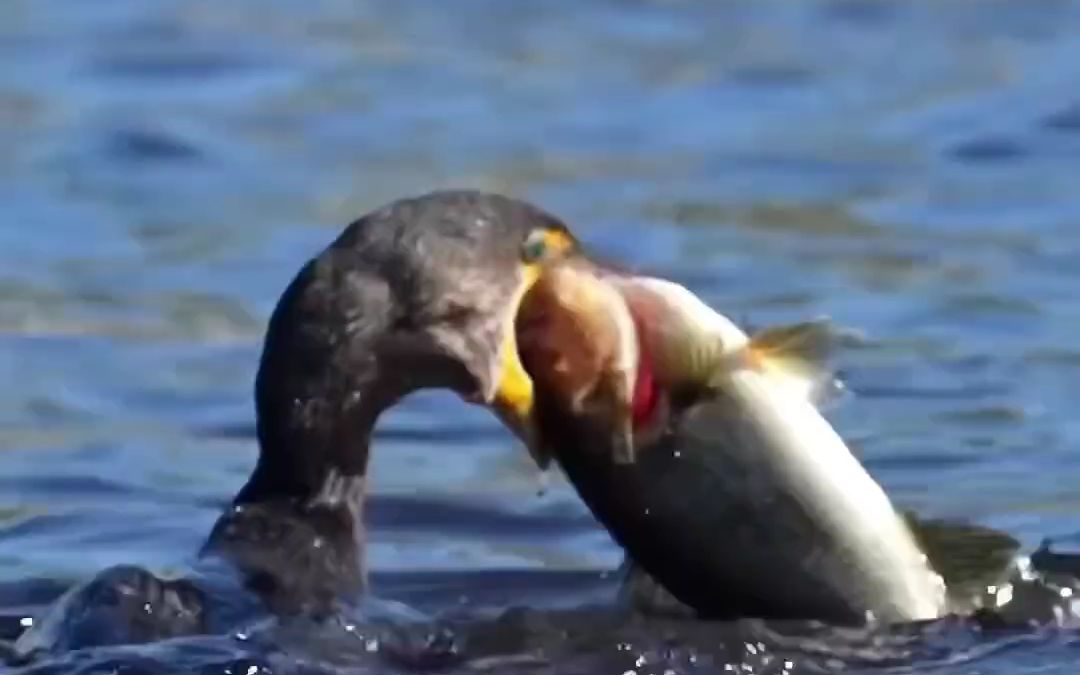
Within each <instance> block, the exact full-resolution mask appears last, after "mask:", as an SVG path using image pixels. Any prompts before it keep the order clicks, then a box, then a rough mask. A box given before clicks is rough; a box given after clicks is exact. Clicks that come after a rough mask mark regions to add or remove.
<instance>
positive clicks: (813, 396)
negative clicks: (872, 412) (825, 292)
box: [745, 319, 846, 405]
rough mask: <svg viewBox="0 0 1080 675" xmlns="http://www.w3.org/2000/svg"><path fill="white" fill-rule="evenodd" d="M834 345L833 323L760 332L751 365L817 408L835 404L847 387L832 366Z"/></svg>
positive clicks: (754, 338)
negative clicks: (830, 356) (830, 367)
mask: <svg viewBox="0 0 1080 675" xmlns="http://www.w3.org/2000/svg"><path fill="white" fill-rule="evenodd" d="M832 344H833V334H832V331H831V330H830V328H829V322H828V321H826V320H824V319H821V320H815V321H804V322H801V323H795V324H784V325H781V326H774V327H771V328H765V329H763V330H760V331H758V332H756V333H754V335H753V336H752V337H751V338H750V343H749V344H748V345H747V347H746V352H745V357H746V360H747V362H748V364H749V365H750V366H752V367H755V368H757V369H758V370H760V371H762V372H765V373H766V374H768V375H769V376H770V377H771V378H772V379H774V380H775V381H777V382H778V383H782V384H783V385H784V386H786V387H788V388H790V389H791V390H792V391H795V392H797V393H798V394H799V396H801V397H802V398H805V399H806V400H808V401H810V402H811V403H813V404H815V405H824V404H827V403H830V402H833V401H835V400H836V399H838V398H839V397H840V395H842V394H843V393H844V392H845V391H846V388H845V387H844V385H843V382H842V381H841V380H840V379H839V378H838V377H837V376H836V374H835V373H833V372H832V371H831V370H830V369H829V366H828V363H827V362H828V360H829V354H830V351H831V347H832Z"/></svg>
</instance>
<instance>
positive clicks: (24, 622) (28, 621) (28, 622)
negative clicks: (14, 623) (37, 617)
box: [19, 616, 34, 628]
mask: <svg viewBox="0 0 1080 675" xmlns="http://www.w3.org/2000/svg"><path fill="white" fill-rule="evenodd" d="M19 625H20V626H22V627H23V628H30V627H32V626H33V625H34V617H32V616H24V617H23V618H21V619H19Z"/></svg>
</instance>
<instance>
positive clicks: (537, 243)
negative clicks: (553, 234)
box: [521, 230, 548, 263]
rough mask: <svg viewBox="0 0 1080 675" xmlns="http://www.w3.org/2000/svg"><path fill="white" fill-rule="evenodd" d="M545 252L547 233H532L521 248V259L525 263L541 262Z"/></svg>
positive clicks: (541, 231)
mask: <svg viewBox="0 0 1080 675" xmlns="http://www.w3.org/2000/svg"><path fill="white" fill-rule="evenodd" d="M547 252H548V246H547V232H545V231H543V230H535V231H533V232H532V233H531V234H530V235H529V237H528V238H527V239H526V240H525V243H524V244H522V247H521V257H522V258H523V259H524V261H525V262H527V263H534V262H539V261H541V260H543V259H544V258H545V257H546V255H547Z"/></svg>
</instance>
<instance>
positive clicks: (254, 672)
mask: <svg viewBox="0 0 1080 675" xmlns="http://www.w3.org/2000/svg"><path fill="white" fill-rule="evenodd" d="M258 672H259V667H258V666H248V669H247V675H258Z"/></svg>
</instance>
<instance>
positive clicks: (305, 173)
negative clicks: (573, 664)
mask: <svg viewBox="0 0 1080 675" xmlns="http://www.w3.org/2000/svg"><path fill="white" fill-rule="evenodd" d="M0 61H2V63H3V65H2V66H0V149H2V151H0V203H2V204H3V217H2V219H0V381H2V382H3V383H4V386H3V387H2V388H0V582H3V583H4V584H6V586H5V587H6V588H8V589H9V591H8V593H14V595H13V596H12V597H15V596H17V595H18V593H16V592H15V591H13V590H10V589H18V588H20V587H21V586H20V583H21V580H25V579H28V578H38V579H42V578H44V579H53V580H59V581H60V582H67V581H70V580H77V579H85V578H87V577H89V576H91V575H92V574H93V573H94V572H96V571H97V570H99V569H101V568H102V567H104V566H106V565H110V564H114V563H121V562H124V563H137V564H141V565H145V566H148V567H149V568H151V569H154V570H168V569H171V568H173V567H174V566H177V565H181V564H183V563H185V562H187V561H188V560H189V559H190V556H191V555H193V553H194V552H195V551H196V550H197V548H198V546H199V545H200V544H201V542H202V540H203V538H204V537H205V536H206V534H207V532H208V530H209V528H210V526H211V524H212V522H213V520H214V519H215V517H216V516H217V514H218V513H219V510H220V508H221V507H222V505H223V504H224V503H226V502H227V500H228V499H229V498H230V497H231V496H232V494H233V493H234V492H235V490H236V489H237V488H238V487H239V486H240V485H241V483H242V481H243V480H244V479H245V478H246V476H247V473H248V472H249V470H250V468H251V466H252V464H253V461H254V458H255V455H256V447H255V443H254V438H253V426H252V404H251V393H252V380H253V375H254V369H255V366H256V359H257V356H258V352H259V349H260V341H261V337H262V331H263V328H264V322H265V320H266V318H267V315H268V313H269V311H270V309H271V308H272V306H273V304H274V302H275V301H276V299H277V297H278V294H279V293H280V292H281V290H282V289H283V288H284V285H285V284H286V283H287V282H288V280H289V279H290V278H291V276H292V274H293V273H294V272H295V271H296V269H297V268H298V266H299V265H300V264H301V263H302V262H303V261H304V260H306V258H307V257H309V256H310V255H312V254H313V253H314V252H316V251H317V250H318V249H319V248H321V247H322V246H323V245H325V244H326V243H327V242H328V241H329V240H330V239H331V238H332V237H334V236H335V235H336V233H337V232H338V230H339V229H340V228H341V227H342V226H343V225H344V224H345V223H347V222H348V221H350V220H352V219H353V218H355V217H356V216H358V215H360V214H361V213H363V212H365V211H367V210H369V209H372V208H374V207H377V206H380V205H381V204H383V203H384V202H386V201H389V200H392V199H394V198H397V197H401V196H405V195H411V194H415V193H419V192H425V191H428V190H430V189H434V188H440V187H477V188H484V189H490V190H496V191H500V192H506V193H509V194H513V195H515V196H519V197H522V198H525V199H528V200H531V201H534V202H536V203H538V204H540V205H542V206H543V207H545V208H547V209H549V210H551V211H552V212H554V213H556V214H558V215H559V216H560V217H562V218H564V219H565V220H567V221H568V222H569V223H570V224H571V225H572V227H573V228H574V229H575V231H576V232H577V233H578V234H579V235H580V236H581V237H582V238H583V239H584V240H586V241H587V242H588V243H589V244H590V245H592V246H593V247H595V248H596V249H598V250H600V251H602V252H604V253H606V254H609V255H613V256H616V257H619V258H622V259H624V260H627V261H629V262H631V263H632V264H634V265H636V266H638V267H640V268H642V269H646V270H650V271H654V272H658V273H660V274H663V275H667V276H670V277H673V278H675V279H678V280H680V281H683V282H685V283H687V284H689V285H690V286H691V288H693V289H694V290H695V291H697V292H699V293H701V294H702V295H703V296H704V297H705V298H707V299H708V300H709V301H710V302H712V303H714V304H715V305H716V306H717V307H718V308H720V309H722V310H723V311H725V312H727V313H729V314H732V315H734V316H737V317H739V318H742V319H745V320H747V321H749V322H751V323H752V324H756V325H761V324H764V323H772V322H776V321H785V320H792V319H804V318H808V317H812V316H817V315H823V314H824V315H829V316H831V317H832V318H833V319H834V320H835V321H837V322H838V323H839V324H840V325H842V326H844V327H846V328H849V329H850V332H851V339H850V340H849V341H848V343H849V344H848V345H847V347H846V349H845V350H844V351H843V352H842V354H841V355H840V364H841V365H842V367H843V369H844V371H845V373H846V377H847V382H848V385H849V387H850V388H851V389H852V390H853V392H854V393H855V396H854V397H852V398H851V399H850V400H847V401H845V402H844V403H843V405H841V406H839V407H838V408H836V409H835V410H833V411H831V413H830V416H831V418H832V419H833V420H834V421H835V423H836V424H837V426H838V427H839V428H840V429H841V431H842V432H843V433H844V434H845V436H846V437H848V438H849V439H851V441H852V443H853V444H854V445H855V446H857V448H858V449H859V451H860V452H861V453H862V456H863V457H864V459H865V461H866V463H867V465H868V467H869V468H870V469H871V471H872V473H873V474H874V475H875V476H876V477H877V478H878V479H879V480H881V481H882V482H883V484H884V485H885V486H886V487H887V489H888V490H889V492H890V493H891V494H892V495H893V496H894V497H895V499H896V500H897V501H898V502H899V503H900V504H901V505H904V506H907V507H912V508H916V509H917V510H919V512H920V513H923V514H929V515H940V516H949V517H963V518H970V519H974V520H977V521H979V522H982V523H985V524H989V525H994V526H997V527H1001V528H1004V529H1007V530H1008V531H1010V532H1011V533H1013V534H1014V535H1016V536H1018V537H1019V538H1021V539H1022V540H1023V541H1024V542H1025V544H1026V545H1027V546H1029V547H1030V546H1034V545H1036V544H1037V543H1038V541H1039V540H1040V539H1041V538H1042V537H1045V536H1068V535H1071V534H1073V533H1075V532H1077V531H1078V530H1080V489H1078V486H1080V461H1078V460H1080V417H1078V416H1077V414H1076V410H1077V405H1078V403H1080V382H1078V378H1080V343H1078V341H1077V338H1076V332H1077V330H1078V328H1080V292H1078V291H1080V171H1078V162H1080V88H1078V83H1080V2H1071V1H1067V0H1044V1H1042V2H1037V3H1036V2H1029V1H1027V0H1012V1H998V0H986V1H984V2H980V3H961V2H940V1H934V2H930V1H913V2H906V3H901V2H890V1H885V0H883V1H873V0H866V1H863V0H815V1H806V2H800V3H793V2H791V3H789V2H780V1H778V0H777V1H773V2H769V1H766V2H761V1H745V2H736V1H730V0H729V1H724V2H691V1H689V0H686V1H682V0H654V1H652V2H646V1H630V0H589V1H587V2H568V1H559V0H554V1H550V2H539V1H519V2H500V1H498V0H462V1H459V2H453V3H449V2H445V3H444V2H437V1H435V0H429V1H426V2H419V1H417V2H395V1H392V0H386V1H378V2H376V1H360V0H356V1H344V0H324V1H318V2H307V1H303V2H302V1H300V0H260V1H259V2H255V1H248V0H238V1H234V2H229V3H219V2H213V1H211V0H144V1H137V0H98V1H96V2H78V1H76V0H5V2H3V3H0ZM374 485H375V493H376V497H375V501H374V505H373V511H372V514H371V516H372V519H373V525H374V532H373V534H372V542H373V543H372V548H371V551H370V557H371V563H372V566H373V568H374V569H375V570H377V571H381V572H394V571H418V570H426V571H434V572H447V573H448V574H450V573H461V572H472V571H477V570H490V569H502V570H507V569H509V570H538V571H539V570H542V571H546V572H550V571H553V570H581V569H591V570H594V569H604V568H612V567H615V566H616V565H618V563H619V562H620V560H621V555H620V553H619V551H618V550H617V548H616V547H615V546H614V545H613V544H612V543H611V542H610V540H609V538H608V536H607V534H606V533H605V532H604V531H602V530H601V529H600V528H599V527H598V526H597V525H596V524H595V523H594V522H593V520H592V519H591V517H590V516H589V515H588V513H587V511H586V510H585V508H584V507H583V506H582V505H581V504H580V502H579V501H578V499H577V498H576V497H575V495H574V494H573V492H572V491H571V490H570V489H569V488H568V487H567V486H566V485H565V484H563V483H562V482H561V480H556V481H555V482H554V484H553V486H552V488H551V490H550V491H549V492H548V493H547V494H546V495H545V496H536V494H535V493H536V486H537V478H536V474H535V471H534V470H533V469H532V468H531V467H530V464H529V462H528V460H527V458H526V456H525V454H524V453H523V452H521V450H520V448H519V447H518V446H517V445H516V443H515V442H514V441H513V440H512V439H511V438H510V436H509V435H508V434H507V433H506V432H505V431H504V430H502V428H501V427H499V426H498V425H497V423H496V422H495V421H494V419H492V418H491V417H489V416H488V415H487V414H486V413H484V412H483V411H481V410H478V409H474V408H470V407H467V406H466V405H465V404H464V403H461V402H459V401H458V400H456V399H455V398H453V397H451V396H449V395H446V394H439V393H433V394H423V395H418V396H415V397H413V398H411V399H409V400H408V401H407V402H406V403H405V404H404V405H402V406H400V407H399V408H397V409H395V410H393V411H392V412H391V413H390V414H389V415H387V416H386V417H385V418H384V419H383V421H382V423H381V424H380V427H379V438H378V439H377V442H376V448H375V457H374ZM522 592H523V593H524V592H525V590H524V589H523V591H522ZM20 597H21V596H20ZM523 597H524V596H523ZM12 602H14V600H12ZM1069 649H1070V648H1069V646H1068V640H1065V641H1063V642H1061V641H1059V642H1054V643H1053V646H1049V647H1048V646H1046V645H1043V646H1042V647H1040V648H1038V649H1036V648H1032V649H1029V650H1024V649H1020V650H1009V651H1008V652H1007V653H1006V654H1003V655H999V656H990V657H986V658H983V659H980V660H977V661H975V662H974V664H973V663H969V662H966V661H963V660H961V661H960V662H958V663H956V664H953V665H951V666H949V665H944V666H941V668H942V670H941V671H937V670H935V671H934V672H946V673H967V672H972V673H973V672H1010V673H1016V672H1029V671H1027V670H1024V668H1025V667H1030V668H1031V671H1030V672H1034V670H1035V669H1041V668H1047V669H1046V670H1039V672H1055V673H1056V672H1061V673H1066V672H1072V667H1071V666H1070V664H1069V663H1068V660H1069V658H1070V657H1069V656H1068V654H1069V653H1070V651H1069ZM1073 658H1075V657H1073ZM1055 663H1056V664H1058V667H1060V670H1056V669H1054V666H1053V665H1052V664H1055ZM1047 664H1051V665H1047ZM969 668H970V669H971V670H969ZM980 668H982V670H980Z"/></svg>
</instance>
